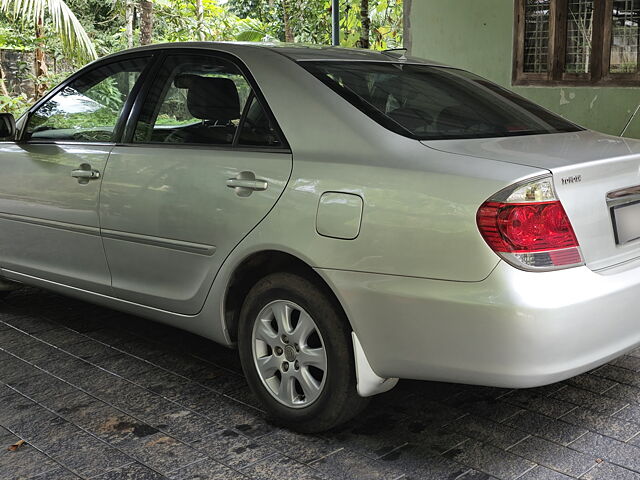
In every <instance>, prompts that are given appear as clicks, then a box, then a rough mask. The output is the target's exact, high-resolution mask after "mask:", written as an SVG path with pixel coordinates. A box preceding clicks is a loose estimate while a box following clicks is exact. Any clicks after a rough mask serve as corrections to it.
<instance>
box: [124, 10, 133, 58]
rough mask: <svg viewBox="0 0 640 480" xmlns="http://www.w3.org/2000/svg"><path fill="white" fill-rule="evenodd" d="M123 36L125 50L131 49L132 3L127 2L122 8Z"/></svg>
mask: <svg viewBox="0 0 640 480" xmlns="http://www.w3.org/2000/svg"><path fill="white" fill-rule="evenodd" d="M124 34H125V37H126V38H127V48H131V47H133V3H132V2H131V0H127V1H126V3H125V7H124Z"/></svg>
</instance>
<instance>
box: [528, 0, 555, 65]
mask: <svg viewBox="0 0 640 480" xmlns="http://www.w3.org/2000/svg"><path fill="white" fill-rule="evenodd" d="M550 3H551V1H550V0H527V3H526V7H525V8H526V12H525V26H524V71H525V72H534V73H542V72H546V71H547V69H548V63H549V61H548V60H549V6H550Z"/></svg>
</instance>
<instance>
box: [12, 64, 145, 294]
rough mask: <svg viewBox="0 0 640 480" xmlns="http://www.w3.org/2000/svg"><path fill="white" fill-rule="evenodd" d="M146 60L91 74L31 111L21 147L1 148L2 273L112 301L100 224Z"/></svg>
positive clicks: (94, 70) (93, 70)
mask: <svg viewBox="0 0 640 480" xmlns="http://www.w3.org/2000/svg"><path fill="white" fill-rule="evenodd" d="M146 63H147V59H146V58H134V59H128V60H121V61H117V62H110V63H107V64H102V65H101V66H96V67H93V68H89V69H88V70H87V71H84V72H82V73H81V74H80V75H78V76H77V77H76V78H75V79H72V80H71V82H69V83H68V84H67V85H65V86H63V87H62V88H59V89H58V90H57V92H56V93H54V94H53V95H51V96H50V97H48V98H45V99H44V101H43V102H42V103H40V104H39V105H36V107H35V108H34V109H33V110H32V111H31V113H30V115H29V118H28V120H27V123H26V126H25V127H24V131H23V134H22V140H21V141H20V142H3V143H0V266H1V267H2V268H3V269H5V270H9V271H12V272H17V273H19V274H21V275H30V276H33V277H38V278H44V279H47V280H49V281H54V282H59V283H63V284H66V285H72V286H75V287H79V288H86V289H90V290H94V291H97V292H103V293H110V290H111V287H110V284H111V277H110V275H109V269H108V267H107V263H106V260H105V255H104V249H103V248H102V241H101V238H100V232H99V228H100V224H99V220H98V198H99V197H98V195H99V192H100V184H101V181H102V175H103V173H104V171H105V167H106V165H107V159H108V156H109V152H110V151H111V149H112V148H113V145H114V140H115V138H114V137H115V135H116V127H117V125H118V123H119V121H120V116H121V112H122V111H123V109H124V107H125V105H126V104H127V99H128V98H129V95H130V93H131V91H132V89H133V87H134V85H135V83H136V81H137V80H138V77H139V76H140V74H141V72H142V69H143V68H144V66H145V65H146Z"/></svg>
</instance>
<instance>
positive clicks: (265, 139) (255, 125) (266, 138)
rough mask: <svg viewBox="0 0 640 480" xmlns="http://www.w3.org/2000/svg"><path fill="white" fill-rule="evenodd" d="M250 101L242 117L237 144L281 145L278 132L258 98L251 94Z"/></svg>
mask: <svg viewBox="0 0 640 480" xmlns="http://www.w3.org/2000/svg"><path fill="white" fill-rule="evenodd" d="M250 102H251V103H250V104H249V106H248V108H247V110H246V113H245V117H244V118H243V119H242V129H241V130H240V135H239V137H238V144H239V145H246V146H260V147H278V146H281V143H280V139H279V137H278V134H277V133H276V131H275V129H274V128H273V125H272V124H271V122H270V121H269V117H268V116H267V113H266V112H265V110H264V108H262V105H261V104H260V102H259V101H258V99H257V98H256V97H255V96H254V95H252V96H251V99H250Z"/></svg>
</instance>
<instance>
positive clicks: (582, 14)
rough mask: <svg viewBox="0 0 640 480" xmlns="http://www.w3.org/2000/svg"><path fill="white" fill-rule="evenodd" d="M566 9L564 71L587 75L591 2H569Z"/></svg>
mask: <svg viewBox="0 0 640 480" xmlns="http://www.w3.org/2000/svg"><path fill="white" fill-rule="evenodd" d="M567 7H568V8H567V17H568V18H567V53H566V55H567V57H566V61H565V66H564V71H565V72H567V73H587V72H589V63H590V61H591V46H592V41H591V40H592V38H593V0H570V1H569V4H568V6H567Z"/></svg>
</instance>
